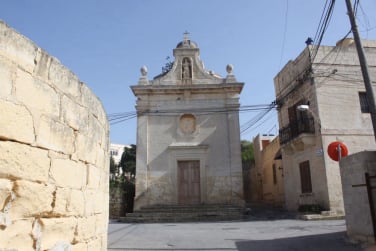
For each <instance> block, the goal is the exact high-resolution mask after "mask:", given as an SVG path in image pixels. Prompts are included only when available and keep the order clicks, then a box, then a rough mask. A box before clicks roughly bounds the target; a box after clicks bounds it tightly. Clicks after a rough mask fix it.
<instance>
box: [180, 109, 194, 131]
mask: <svg viewBox="0 0 376 251" xmlns="http://www.w3.org/2000/svg"><path fill="white" fill-rule="evenodd" d="M180 130H181V131H182V132H183V133H185V134H192V133H194V132H195V131H196V118H195V116H193V115H192V114H184V115H182V116H181V117H180Z"/></svg>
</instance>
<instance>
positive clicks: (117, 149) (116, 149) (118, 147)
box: [110, 143, 131, 165]
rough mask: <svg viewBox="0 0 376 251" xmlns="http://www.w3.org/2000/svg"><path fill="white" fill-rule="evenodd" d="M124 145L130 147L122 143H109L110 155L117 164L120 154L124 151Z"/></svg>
mask: <svg viewBox="0 0 376 251" xmlns="http://www.w3.org/2000/svg"><path fill="white" fill-rule="evenodd" d="M124 147H127V148H130V147H131V146H130V145H123V144H113V143H111V144H110V156H111V157H112V158H113V159H114V161H115V164H116V165H119V163H120V160H121V156H122V155H123V152H124Z"/></svg>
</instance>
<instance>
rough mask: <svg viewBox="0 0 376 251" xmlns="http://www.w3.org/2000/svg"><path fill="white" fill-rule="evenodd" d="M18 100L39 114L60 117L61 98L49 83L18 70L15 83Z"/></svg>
mask: <svg viewBox="0 0 376 251" xmlns="http://www.w3.org/2000/svg"><path fill="white" fill-rule="evenodd" d="M15 87H16V88H15V89H16V97H17V100H18V101H20V102H21V103H23V104H25V105H26V106H27V107H28V108H33V109H35V110H36V111H38V112H41V113H45V114H51V115H54V116H57V117H58V116H59V112H60V97H59V95H58V94H57V92H56V91H55V90H54V89H53V88H52V87H51V86H49V85H47V83H45V82H43V81H41V80H39V79H36V78H33V76H32V75H31V74H29V73H27V72H24V71H22V70H17V76H16V81H15Z"/></svg>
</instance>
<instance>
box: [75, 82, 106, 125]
mask: <svg viewBox="0 0 376 251" xmlns="http://www.w3.org/2000/svg"><path fill="white" fill-rule="evenodd" d="M81 92H82V100H81V102H82V105H83V106H84V107H87V108H88V109H89V111H90V112H91V113H92V115H93V116H94V117H95V118H97V119H98V120H99V121H100V122H101V124H103V125H106V124H107V121H108V120H107V115H106V113H105V110H104V108H103V105H102V103H101V101H100V100H99V98H98V97H97V96H95V95H94V94H93V92H92V91H91V90H90V89H89V88H88V87H87V86H86V85H83V86H82V87H81Z"/></svg>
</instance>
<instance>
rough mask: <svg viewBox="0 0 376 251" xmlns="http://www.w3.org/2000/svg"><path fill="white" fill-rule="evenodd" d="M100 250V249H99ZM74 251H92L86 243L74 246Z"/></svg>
mask: <svg viewBox="0 0 376 251" xmlns="http://www.w3.org/2000/svg"><path fill="white" fill-rule="evenodd" d="M97 250H98V249H97ZM72 251H90V250H89V249H88V248H87V244H86V243H84V242H79V243H76V244H74V245H73V246H72Z"/></svg>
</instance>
